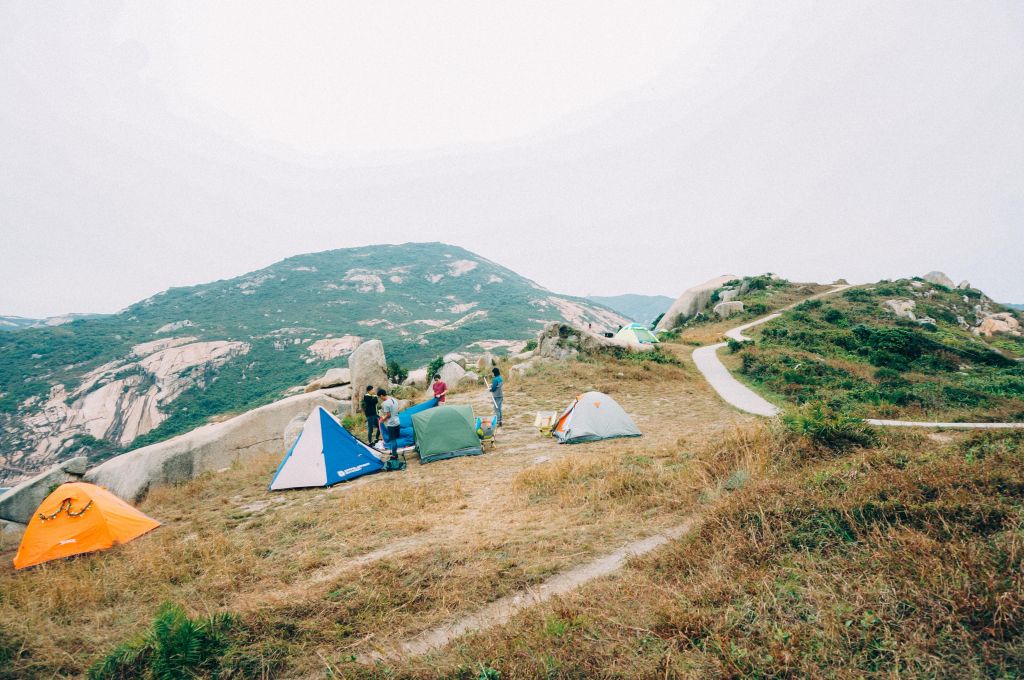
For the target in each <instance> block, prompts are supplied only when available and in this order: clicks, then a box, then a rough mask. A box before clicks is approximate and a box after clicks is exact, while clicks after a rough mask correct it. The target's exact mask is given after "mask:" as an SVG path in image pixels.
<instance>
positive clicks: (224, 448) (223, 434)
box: [85, 391, 347, 503]
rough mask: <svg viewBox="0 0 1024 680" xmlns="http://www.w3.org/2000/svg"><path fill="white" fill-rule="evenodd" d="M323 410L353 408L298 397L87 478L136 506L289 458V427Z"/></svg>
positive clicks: (154, 447)
mask: <svg viewBox="0 0 1024 680" xmlns="http://www.w3.org/2000/svg"><path fill="white" fill-rule="evenodd" d="M317 406H323V407H324V408H325V409H327V410H328V411H330V412H334V411H335V410H336V409H337V408H338V407H339V406H347V404H345V403H344V402H339V401H337V400H336V399H332V398H331V397H329V396H327V394H325V393H324V392H322V391H318V392H312V393H310V394H298V395H295V396H294V397H288V398H287V399H282V400H280V401H276V402H274V403H273V404H267V405H266V406H261V407H260V408H258V409H254V410H252V411H248V412H246V413H243V414H241V415H239V416H235V417H234V418H231V419H230V420H225V421H222V422H219V423H212V424H210V425H204V426H203V427H200V428H197V429H195V430H192V431H191V432H187V433H185V434H183V435H180V436H178V437H175V438H173V439H168V440H167V441H163V442H159V443H157V444H151V445H149V446H144V447H142V448H140V449H135V450H134V451H129V452H128V453H123V454H121V455H120V456H117V457H116V458H111V459H110V460H108V461H106V462H104V463H103V464H101V465H98V466H96V467H94V468H93V469H91V470H89V471H88V472H87V473H86V474H85V480H86V481H87V482H92V483H93V484H98V485H100V486H104V487H106V488H107V489H109V490H110V491H111V492H112V493H114V494H116V495H117V496H120V497H121V498H123V499H124V500H126V501H128V502H129V503H133V502H135V501H137V500H139V499H140V498H141V497H142V496H143V495H145V493H146V492H147V491H148V490H149V489H150V488H151V487H153V486H157V485H161V484H178V483H181V482H186V481H188V480H190V479H194V478H195V477H197V476H199V475H200V474H202V473H204V472H212V471H217V470H222V469H224V468H227V467H230V466H231V464H232V463H235V462H237V461H241V460H245V459H247V458H252V457H253V456H260V455H268V454H274V455H279V456H282V457H283V456H284V454H285V452H286V451H287V449H286V448H285V447H284V442H283V439H282V434H283V433H284V431H285V428H286V426H287V425H288V423H289V422H291V420H292V419H293V418H295V416H297V415H298V414H300V413H312V412H313V410H314V409H315V408H316V407H317Z"/></svg>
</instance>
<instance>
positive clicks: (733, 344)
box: [725, 338, 754, 354]
mask: <svg viewBox="0 0 1024 680" xmlns="http://www.w3.org/2000/svg"><path fill="white" fill-rule="evenodd" d="M725 344H726V345H728V346H729V353H730V354H736V353H737V352H742V351H743V348H744V347H746V346H748V345H753V344H754V341H753V340H744V341H742V342H740V341H739V340H734V339H732V338H726V339H725Z"/></svg>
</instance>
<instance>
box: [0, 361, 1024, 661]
mask: <svg viewBox="0 0 1024 680" xmlns="http://www.w3.org/2000/svg"><path fill="white" fill-rule="evenodd" d="M680 349H682V348H680ZM587 389H601V390H604V391H607V392H609V393H610V394H611V395H612V396H614V397H615V398H616V400H618V401H619V403H620V404H621V405H622V406H623V407H624V408H625V409H626V411H627V412H629V413H630V414H632V415H633V417H634V419H635V420H636V422H637V424H638V425H639V427H640V429H641V430H642V431H643V432H644V437H642V438H640V439H633V440H612V441H607V442H599V443H595V444H588V445H579V446H558V445H556V444H554V443H553V441H552V440H551V439H550V438H547V439H545V438H541V437H540V435H539V434H538V433H537V431H536V430H535V429H534V428H533V427H532V422H533V413H534V412H535V411H536V410H539V409H544V408H558V407H561V406H562V405H564V403H565V402H566V401H567V400H568V398H569V397H570V396H571V395H572V394H574V393H576V392H579V391H583V390H587ZM453 400H455V401H459V402H466V403H471V404H473V405H474V407H475V409H476V410H477V411H478V412H481V411H483V410H484V409H486V408H487V406H486V404H487V396H486V393H485V392H483V391H479V390H478V389H477V388H473V389H472V390H467V391H463V392H461V393H459V394H456V395H455V396H454V397H453ZM506 416H507V426H506V428H505V430H504V431H503V432H502V433H501V436H500V437H499V440H498V449H497V450H496V451H495V452H494V453H488V454H486V455H484V456H481V457H474V458H461V459H455V460H451V461H445V462H442V463H435V464H431V465H426V466H419V465H417V464H416V463H415V462H413V463H412V464H411V465H410V467H409V468H408V470H406V471H405V472H402V473H391V474H380V475H376V476H373V477H367V478H364V479H363V480H361V481H357V482H356V483H353V484H346V485H341V486H339V487H335V488H334V489H331V490H325V489H308V490H296V491H290V492H286V493H273V494H271V493H270V492H268V491H267V490H266V481H267V479H269V477H270V476H271V475H272V474H273V470H274V468H275V465H276V463H277V462H278V461H277V460H276V459H266V460H259V461H251V462H249V464H247V465H245V466H238V467H236V468H233V469H231V470H229V471H226V472H223V473H221V474H207V475H205V476H203V477H201V478H200V479H197V480H195V481H193V482H190V483H188V484H185V485H181V486H177V487H168V488H161V489H156V490H154V491H153V492H152V493H151V494H150V495H149V497H148V498H146V499H145V500H144V501H143V503H142V504H141V509H142V510H144V511H145V512H147V513H149V514H151V515H152V516H154V517H157V518H158V519H160V520H162V521H164V522H165V525H164V526H163V527H161V528H160V529H158V530H156V531H154V532H152V533H151V534H149V535H147V536H144V537H142V538H141V539H139V540H137V541H134V542H132V543H130V544H128V545H125V546H121V547H118V548H116V549H113V550H110V551H107V552H103V553H99V554H95V555H91V556H86V557H82V558H79V559H74V560H66V561H62V562H56V563H53V564H51V565H49V566H46V567H44V568H40V569H32V570H29V571H26V572H18V573H15V572H12V571H10V567H9V562H8V561H7V560H6V559H5V560H4V563H3V565H0V593H3V596H2V597H0V659H3V660H4V661H5V664H6V665H4V664H0V678H3V677H11V678H14V677H17V678H44V677H54V676H58V677H80V676H83V675H84V674H85V673H86V671H87V669H89V668H90V667H93V668H95V669H96V670H95V672H94V677H105V678H121V677H139V676H140V675H141V674H142V673H143V672H144V670H145V669H147V668H148V669H152V668H154V667H155V666H156V664H158V663H164V664H168V663H179V664H180V663H181V659H180V658H179V657H174V656H173V653H174V652H175V651H176V650H179V649H181V647H182V643H181V640H182V639H188V640H195V641H196V646H197V648H198V649H199V650H200V651H199V652H198V653H197V654H196V655H195V658H194V659H193V662H192V663H191V664H190V668H189V671H188V672H191V673H194V674H195V675H196V676H198V677H204V678H206V677H221V678H260V677H314V676H315V677H325V676H326V677H352V678H452V679H456V678H457V679H466V680H476V679H478V678H498V677H502V678H519V677H548V678H589V677H622V678H651V677H659V678H661V677H737V678H738V677H836V678H861V677H891V676H892V675H893V674H894V673H898V674H899V675H900V677H922V678H923V677H1006V678H1010V677H1015V674H1016V673H1017V672H1018V671H1019V668H1020V660H1021V659H1022V658H1024V599H1022V595H1021V594H1022V593H1024V583H1022V582H1021V574H1022V573H1024V563H1022V556H1024V551H1022V550H1021V545H1022V539H1024V536H1022V534H1021V523H1022V520H1024V435H1021V434H1020V433H1013V434H1011V433H1006V434H988V435H982V436H977V435H968V434H944V435H941V436H939V437H936V436H934V435H926V434H920V433H910V432H902V431H901V432H894V433H885V432H882V433H880V434H878V435H876V436H875V437H870V438H867V439H864V440H863V441H864V445H862V446H860V445H850V441H852V439H851V438H847V440H845V441H840V440H837V439H834V438H829V437H821V436H819V434H820V433H815V431H814V430H804V431H801V432H794V431H790V430H788V429H786V428H785V427H784V426H783V425H782V424H781V423H777V424H773V425H766V424H763V423H755V422H753V420H754V419H753V418H751V417H749V416H744V415H742V414H739V413H736V412H734V411H732V410H731V409H729V408H728V407H725V406H724V405H723V404H721V403H720V402H719V401H718V400H717V399H715V397H714V394H713V393H711V392H710V391H709V389H708V387H707V386H706V384H704V382H703V381H702V380H701V379H700V378H699V376H698V375H697V374H696V373H695V371H694V370H693V368H692V367H690V366H687V365H666V364H658V363H654V362H652V361H646V360H644V359H643V358H642V357H630V358H628V359H614V358H598V359H592V360H588V361H587V362H569V363H558V364H554V365H548V366H544V367H542V368H540V369H537V370H536V371H535V372H534V373H531V374H529V375H527V376H525V377H522V378H518V377H510V381H509V385H508V388H507V394H506ZM853 427H855V426H853ZM847 434H849V435H853V434H856V433H855V432H854V431H850V432H848V433H847ZM690 521H692V522H693V529H692V530H691V532H690V533H689V534H688V535H685V536H683V537H682V538H679V539H676V540H672V541H670V542H669V543H668V544H666V545H664V546H663V547H661V548H659V549H658V550H657V551H656V552H653V553H651V554H649V555H648V556H646V557H643V558H639V559H634V560H631V561H630V562H628V563H627V565H626V567H625V568H624V569H623V570H622V571H620V572H618V573H616V574H613V575H612V576H609V577H604V578H600V579H597V580H592V581H589V582H584V583H582V584H581V587H580V589H579V590H576V591H573V592H570V593H568V594H566V595H563V596H560V597H557V598H554V599H552V600H550V601H548V602H546V603H543V604H540V605H537V606H533V607H531V608H528V609H527V610H525V611H523V612H521V613H520V614H518V615H517V616H516V617H514V618H513V619H512V620H511V621H510V622H509V623H507V624H504V625H500V626H497V627H494V628H489V629H487V630H482V631H480V632H477V633H475V634H469V635H466V636H463V637H459V638H457V639H456V640H455V641H454V643H453V644H452V645H450V646H448V647H446V648H443V649H440V650H437V651H435V652H432V653H430V654H428V655H425V656H421V655H414V654H413V655H410V654H405V655H399V657H398V658H391V659H389V660H388V661H386V662H382V663H378V664H373V663H366V662H367V661H368V660H369V659H370V658H371V656H370V655H372V654H373V653H374V652H376V651H387V650H393V649H395V648H396V646H398V645H399V643H401V642H402V641H408V640H410V639H414V638H415V637H416V636H417V635H419V634H421V633H422V632H424V631H427V630H429V629H431V628H432V627H434V626H438V625H441V624H445V623H451V622H454V621H457V620H459V619H460V618H461V617H464V616H467V615H472V614H474V613H476V612H478V611H480V610H481V608H482V607H484V606H485V605H486V604H487V603H489V602H493V601H494V600H496V599H498V598H500V597H502V596H506V595H511V594H513V593H516V592H519V591H521V590H523V589H531V590H532V591H533V592H541V591H542V590H543V589H542V588H541V585H542V584H544V582H545V581H546V580H547V579H548V578H550V577H552V576H553V575H557V574H564V573H566V572H567V571H569V570H572V569H575V568H577V567H579V566H580V565H582V564H586V563H588V562H590V561H591V560H595V559H596V558H599V557H601V556H603V555H607V554H608V553H609V552H611V551H613V550H615V549H617V548H619V547H621V546H622V545H623V544H624V543H625V542H627V541H633V540H636V539H637V538H640V537H645V536H650V535H652V534H655V533H657V532H662V531H665V530H666V529H668V528H671V527H678V526H681V525H683V524H684V523H686V522H690ZM0 550H3V547H2V546H0ZM4 557H9V553H7V554H6V555H4ZM166 602H169V603H172V604H173V605H175V606H177V607H180V608H181V609H183V610H184V611H183V613H175V611H174V610H173V609H169V608H167V607H166V606H164V604H163V603H166ZM211 615H212V616H213V618H211ZM184 616H188V617H191V622H190V621H187V620H185V619H184V618H183V617H184ZM154 622H156V625H155V627H154ZM160 631H164V632H163V633H162V634H161V632H160ZM146 640H149V641H151V642H152V644H151V645H148V646H147V645H146V644H144V643H145V641H146ZM140 649H141V650H143V652H142V653H137V652H138V650H140ZM146 650H149V651H146ZM178 672H179V676H181V677H187V675H186V673H185V671H184V670H181V669H180V667H179V669H178ZM5 674H6V675H5Z"/></svg>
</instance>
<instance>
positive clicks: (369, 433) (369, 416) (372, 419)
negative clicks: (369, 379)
mask: <svg viewBox="0 0 1024 680" xmlns="http://www.w3.org/2000/svg"><path fill="white" fill-rule="evenodd" d="M363 415H364V416H366V443H367V444H369V445H370V446H373V445H374V443H375V442H378V441H380V418H378V417H377V396H376V395H375V394H374V393H373V385H367V386H366V394H364V395H363Z"/></svg>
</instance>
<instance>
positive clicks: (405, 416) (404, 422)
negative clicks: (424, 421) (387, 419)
mask: <svg viewBox="0 0 1024 680" xmlns="http://www.w3.org/2000/svg"><path fill="white" fill-rule="evenodd" d="M437 404H438V401H437V397H431V398H430V399H427V400H426V401H425V402H423V403H422V404H416V405H415V406H410V407H409V408H407V409H405V410H404V411H401V412H399V414H398V426H399V434H398V450H399V451H402V450H403V449H406V450H409V449H412V448H413V447H414V446H415V445H416V439H415V437H414V436H413V422H412V418H413V416H414V415H416V414H417V413H422V412H423V411H426V410H427V409H432V408H434V407H435V406H437ZM390 444H391V440H390V439H389V438H388V428H386V427H384V423H381V424H380V440H379V442H378V448H379V450H381V451H385V450H387V449H388V448H389V447H390Z"/></svg>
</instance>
